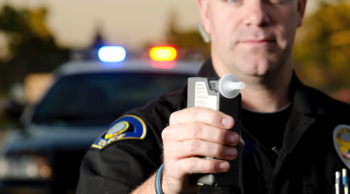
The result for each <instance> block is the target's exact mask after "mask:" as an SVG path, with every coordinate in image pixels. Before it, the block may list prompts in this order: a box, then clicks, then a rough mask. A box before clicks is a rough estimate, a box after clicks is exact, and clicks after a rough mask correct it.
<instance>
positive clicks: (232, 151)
mask: <svg viewBox="0 0 350 194" xmlns="http://www.w3.org/2000/svg"><path fill="white" fill-rule="evenodd" d="M236 153H237V151H236V149H235V148H227V149H226V154H227V155H228V156H229V157H231V158H233V157H234V156H236Z"/></svg>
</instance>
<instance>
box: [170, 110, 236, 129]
mask: <svg viewBox="0 0 350 194" xmlns="http://www.w3.org/2000/svg"><path fill="white" fill-rule="evenodd" d="M194 122H199V123H205V124H208V125H211V126H213V127H218V128H222V129H231V128H232V127H233V125H234V120H233V118H232V117H230V116H228V115H226V114H224V113H222V112H219V111H216V110H212V109H209V108H201V107H193V108H187V109H183V110H180V111H177V112H174V113H173V114H171V116H170V121H169V123H170V125H174V124H185V123H194Z"/></svg>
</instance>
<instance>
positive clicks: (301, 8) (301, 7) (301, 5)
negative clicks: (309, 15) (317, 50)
mask: <svg viewBox="0 0 350 194" xmlns="http://www.w3.org/2000/svg"><path fill="white" fill-rule="evenodd" d="M306 3H307V0H298V13H299V21H298V27H300V26H301V25H302V24H303V19H304V15H305V9H306Z"/></svg>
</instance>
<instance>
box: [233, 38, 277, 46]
mask: <svg viewBox="0 0 350 194" xmlns="http://www.w3.org/2000/svg"><path fill="white" fill-rule="evenodd" d="M239 43H241V44H244V45H251V46H265V45H271V44H275V43H276V40H275V39H247V40H243V41H240V42H239Z"/></svg>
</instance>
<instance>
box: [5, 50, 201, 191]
mask: <svg viewBox="0 0 350 194" xmlns="http://www.w3.org/2000/svg"><path fill="white" fill-rule="evenodd" d="M149 54H150V58H147V59H146V58H143V59H133V58H130V59H129V58H127V57H126V52H125V49H124V48H122V47H103V48H101V49H100V50H99V57H100V59H101V61H75V62H74V61H73V62H68V63H67V64H64V65H62V66H61V67H60V68H58V69H57V70H56V71H55V72H54V80H55V81H54V84H53V86H52V87H51V88H50V89H49V90H48V92H47V93H46V94H45V95H44V96H43V97H42V99H41V100H40V101H39V102H38V103H37V104H36V105H35V106H33V107H32V108H28V109H27V110H26V111H25V113H24V115H23V116H22V120H23V123H24V124H23V126H24V127H23V128H21V129H18V130H14V131H13V132H11V133H9V134H8V135H7V136H6V138H5V140H6V141H5V142H4V143H3V145H2V150H1V155H0V193H6V192H10V191H11V192H12V190H13V189H14V190H16V189H18V188H32V189H33V188H34V189H36V190H35V192H36V193H39V192H43V193H67V192H69V191H71V192H74V189H75V188H76V184H77V181H78V178H79V167H80V163H81V159H82V157H83V156H84V154H85V152H86V151H87V149H89V147H90V146H91V145H92V143H93V142H94V141H95V140H96V139H97V138H98V136H99V135H100V134H101V133H102V132H103V131H104V130H105V128H106V127H108V125H109V124H111V123H112V122H113V121H114V120H115V119H117V118H118V117H119V116H120V115H121V114H122V113H123V112H125V111H127V110H130V109H132V108H135V107H140V106H143V105H145V104H146V103H147V101H149V100H155V99H157V98H158V97H159V95H160V94H162V93H168V92H172V91H175V90H178V89H181V87H182V86H183V85H184V84H185V83H186V81H187V78H188V77H191V76H194V75H195V73H196V72H197V71H198V70H199V68H200V64H201V62H200V61H192V62H188V61H186V62H184V61H180V60H177V51H176V49H175V48H173V47H154V48H152V49H151V50H150V52H149Z"/></svg>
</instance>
